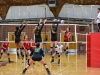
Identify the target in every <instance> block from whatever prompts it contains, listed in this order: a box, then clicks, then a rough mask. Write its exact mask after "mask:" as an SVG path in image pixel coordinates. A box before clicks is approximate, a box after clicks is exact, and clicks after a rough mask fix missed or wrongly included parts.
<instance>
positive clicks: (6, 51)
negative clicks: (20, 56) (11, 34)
mask: <svg viewBox="0 0 100 75" xmlns="http://www.w3.org/2000/svg"><path fill="white" fill-rule="evenodd" d="M5 53H6V54H7V56H8V62H9V63H10V62H11V60H10V54H9V53H8V50H5Z"/></svg>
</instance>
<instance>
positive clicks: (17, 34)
mask: <svg viewBox="0 0 100 75" xmlns="http://www.w3.org/2000/svg"><path fill="white" fill-rule="evenodd" d="M24 23H26V24H25V25H23V24H24ZM27 23H28V22H26V21H23V23H22V25H21V26H17V27H16V30H15V44H16V47H17V48H22V43H21V32H22V31H23V29H24V28H25V27H26V25H27Z"/></svg>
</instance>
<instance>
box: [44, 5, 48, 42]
mask: <svg viewBox="0 0 100 75" xmlns="http://www.w3.org/2000/svg"><path fill="white" fill-rule="evenodd" d="M46 9H47V7H46V6H45V19H46ZM44 41H47V34H46V25H45V40H44Z"/></svg>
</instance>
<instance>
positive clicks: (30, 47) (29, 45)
mask: <svg viewBox="0 0 100 75" xmlns="http://www.w3.org/2000/svg"><path fill="white" fill-rule="evenodd" d="M35 47H36V44H35V42H34V41H33V39H31V40H30V42H29V44H28V53H29V55H30V54H31V52H32V50H34V48H35ZM29 60H30V57H29V56H28V60H27V63H29ZM34 64H35V63H34Z"/></svg>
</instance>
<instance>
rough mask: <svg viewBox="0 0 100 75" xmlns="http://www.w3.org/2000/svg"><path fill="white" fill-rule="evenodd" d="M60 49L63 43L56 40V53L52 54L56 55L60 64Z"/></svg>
mask: <svg viewBox="0 0 100 75" xmlns="http://www.w3.org/2000/svg"><path fill="white" fill-rule="evenodd" d="M62 50H63V45H62V44H61V43H60V42H58V43H57V50H56V53H54V54H53V55H54V56H55V55H58V64H60V55H61V53H62ZM52 60H54V58H52Z"/></svg>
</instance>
